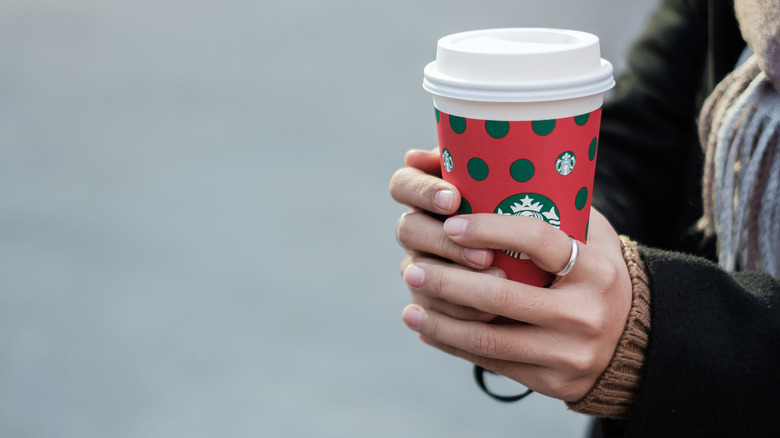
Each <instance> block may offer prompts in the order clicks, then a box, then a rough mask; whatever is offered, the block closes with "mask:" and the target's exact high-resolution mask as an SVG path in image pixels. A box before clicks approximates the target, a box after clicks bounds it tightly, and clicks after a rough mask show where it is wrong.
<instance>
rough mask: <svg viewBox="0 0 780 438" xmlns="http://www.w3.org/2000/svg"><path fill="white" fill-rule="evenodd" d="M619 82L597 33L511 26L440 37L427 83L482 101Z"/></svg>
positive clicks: (594, 90) (577, 92)
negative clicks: (600, 45)
mask: <svg viewBox="0 0 780 438" xmlns="http://www.w3.org/2000/svg"><path fill="white" fill-rule="evenodd" d="M614 85H615V81H614V79H613V77H612V64H610V63H609V62H608V61H606V60H604V59H602V58H601V51H600V49H599V39H598V37H596V36H595V35H593V34H590V33H586V32H579V31H573V30H563V29H543V28H509V29H486V30H477V31H471V32H463V33H457V34H453V35H449V36H446V37H444V38H442V39H440V40H439V42H438V46H437V49H436V60H435V61H433V62H431V63H430V64H428V65H427V66H426V67H425V79H424V80H423V88H425V89H426V90H427V91H429V92H430V93H432V94H434V95H438V96H443V97H448V98H453V99H460V100H470V101H477V102H541V101H550V100H562V99H573V98H578V97H583V96H591V95H595V94H599V93H604V92H605V91H607V90H609V89H610V88H612V87H613V86H614Z"/></svg>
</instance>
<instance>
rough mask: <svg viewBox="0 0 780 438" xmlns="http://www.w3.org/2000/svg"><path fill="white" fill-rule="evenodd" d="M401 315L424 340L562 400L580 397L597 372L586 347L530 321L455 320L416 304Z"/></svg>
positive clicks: (594, 362) (598, 367)
mask: <svg viewBox="0 0 780 438" xmlns="http://www.w3.org/2000/svg"><path fill="white" fill-rule="evenodd" d="M402 319H403V321H404V323H406V325H407V326H409V328H410V329H412V330H414V331H416V332H417V333H419V334H420V339H421V340H423V341H424V342H425V343H427V344H429V345H431V346H433V347H436V348H438V349H440V350H442V351H444V352H446V353H449V354H452V355H454V356H457V357H460V358H462V359H465V360H468V361H469V362H472V363H474V364H476V365H479V366H481V367H483V368H486V369H489V370H491V371H494V372H496V373H499V374H501V375H504V376H506V377H508V378H510V379H514V380H516V381H518V382H522V383H523V384H524V385H526V386H528V387H529V388H532V389H534V390H535V391H537V392H541V393H543V394H546V395H549V396H552V397H556V398H560V399H563V400H570V401H574V400H578V399H580V398H581V397H582V396H584V394H585V393H586V392H587V390H588V389H589V388H590V387H591V386H592V382H591V380H592V379H591V378H589V377H590V375H591V374H593V373H594V370H598V371H600V367H601V364H600V363H599V362H598V361H597V360H595V357H594V356H593V355H592V354H591V350H590V349H589V348H588V346H583V345H580V343H579V342H573V339H572V338H567V337H561V336H560V333H557V332H554V331H549V330H543V329H540V328H538V327H536V326H533V325H526V324H510V325H497V324H485V323H482V322H474V321H459V320H456V319H452V318H449V317H447V316H446V315H442V314H439V313H437V312H433V311H429V310H427V309H423V308H420V307H419V306H415V305H409V306H407V307H406V308H405V309H404V312H403V313H402ZM598 371H595V372H598ZM586 376H588V377H586Z"/></svg>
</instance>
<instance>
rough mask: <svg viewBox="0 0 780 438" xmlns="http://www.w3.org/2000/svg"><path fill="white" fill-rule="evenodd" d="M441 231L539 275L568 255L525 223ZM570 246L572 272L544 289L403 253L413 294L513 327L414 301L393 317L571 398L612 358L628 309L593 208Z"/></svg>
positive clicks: (621, 270)
mask: <svg viewBox="0 0 780 438" xmlns="http://www.w3.org/2000/svg"><path fill="white" fill-rule="evenodd" d="M442 230H443V232H444V233H445V234H446V236H448V237H449V238H450V239H452V240H453V242H455V243H456V244H458V245H460V246H461V247H469V248H493V249H508V250H512V251H517V252H523V253H525V254H528V255H529V256H530V257H531V259H532V260H533V261H534V262H535V263H536V264H537V265H538V266H540V267H541V268H542V269H544V270H546V271H549V272H558V271H560V270H561V269H562V268H563V267H564V266H565V265H566V263H567V262H568V260H569V257H570V255H571V250H572V247H571V240H570V238H569V237H568V236H567V235H566V234H565V233H564V232H562V231H560V230H558V229H556V228H554V227H552V226H550V225H548V224H546V223H544V222H542V221H539V220H538V219H533V218H527V217H516V216H504V215H496V214H473V215H464V216H456V217H453V218H450V219H448V220H447V221H446V222H445V223H444V226H443V227H442ZM578 245H579V251H580V253H579V257H578V259H577V262H576V264H575V265H574V269H573V270H572V271H571V272H570V273H569V274H568V275H566V276H565V277H557V278H556V280H555V281H554V282H553V284H552V286H551V287H550V288H548V289H545V288H538V287H533V286H529V285H525V284H522V283H517V282H513V281H510V280H507V279H504V278H499V277H496V276H488V275H484V274H481V273H478V272H475V271H473V270H469V269H465V268H462V267H457V266H454V265H452V264H449V263H446V262H443V261H441V260H437V259H433V258H430V257H425V256H412V260H411V263H410V264H409V265H408V266H407V267H406V269H405V270H404V272H403V276H404V280H405V281H406V283H407V284H408V285H409V287H410V288H411V289H412V291H413V292H414V293H415V294H418V295H421V296H425V297H428V298H429V299H430V300H436V301H443V302H448V303H452V304H453V305H457V306H462V307H464V308H473V309H477V310H478V311H482V312H485V313H487V314H496V315H500V316H502V317H504V318H502V320H507V319H508V320H512V321H513V322H510V323H502V324H496V323H493V324H490V323H485V322H479V321H468V320H461V319H457V318H453V317H452V316H451V315H448V314H446V313H443V312H441V311H439V310H438V309H436V308H432V307H430V306H427V305H426V304H425V301H424V300H423V301H421V302H419V303H417V304H411V305H409V306H407V307H406V309H404V312H403V320H404V322H405V323H406V324H407V325H408V326H409V327H410V328H411V329H413V330H415V331H417V332H418V333H419V334H420V338H421V339H422V340H423V341H424V342H426V343H427V344H429V345H432V346H434V347H436V348H439V349H441V350H442V351H445V352H447V353H449V354H452V355H454V356H458V357H461V358H463V359H466V360H468V361H470V362H472V363H474V364H476V365H479V366H481V367H483V368H485V369H488V370H491V371H494V372H496V373H498V374H501V375H503V376H506V377H508V378H511V379H514V380H516V381H518V382H520V383H522V384H524V385H526V386H527V387H529V388H531V389H533V390H534V391H537V392H539V393H542V394H545V395H548V396H550V397H555V398H558V399H561V400H564V401H571V402H573V401H577V400H580V399H581V398H582V397H584V396H585V395H586V394H587V393H588V391H589V390H590V389H591V388H592V387H593V385H594V384H595V383H596V381H597V379H598V378H599V376H600V375H601V374H602V373H603V372H604V370H605V369H606V367H607V365H609V362H610V360H611V358H612V356H613V354H614V352H615V348H616V346H617V343H618V340H619V338H620V336H621V334H622V332H623V329H624V327H625V324H626V319H627V317H628V312H629V309H630V307H631V281H630V278H629V275H628V270H627V268H626V265H625V262H624V260H623V254H622V250H621V247H620V240H619V239H618V236H617V234H616V233H615V231H614V230H613V229H612V227H611V226H610V225H609V223H608V222H607V220H606V219H605V218H604V217H603V216H602V215H601V214H599V213H598V212H596V211H595V210H592V211H591V222H590V236H589V238H588V244H587V245H583V244H580V243H578Z"/></svg>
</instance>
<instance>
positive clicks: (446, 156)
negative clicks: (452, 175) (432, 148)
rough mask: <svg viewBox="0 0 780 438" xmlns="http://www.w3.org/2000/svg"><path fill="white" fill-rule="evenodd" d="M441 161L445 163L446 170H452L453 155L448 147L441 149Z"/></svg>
mask: <svg viewBox="0 0 780 438" xmlns="http://www.w3.org/2000/svg"><path fill="white" fill-rule="evenodd" d="M441 162H442V163H443V164H444V170H446V171H447V172H452V164H453V163H452V155H451V154H450V151H448V150H447V149H444V150H443V151H441Z"/></svg>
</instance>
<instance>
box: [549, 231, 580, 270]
mask: <svg viewBox="0 0 780 438" xmlns="http://www.w3.org/2000/svg"><path fill="white" fill-rule="evenodd" d="M569 239H571V256H570V257H569V263H566V266H564V267H563V269H561V270H560V271H559V272H557V273H555V275H557V276H558V277H563V276H564V275H566V274H568V273H569V272H571V270H572V269H574V264H575V263H577V256H579V255H580V247H579V246H578V245H577V241H576V240H574V238H573V237H569Z"/></svg>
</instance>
